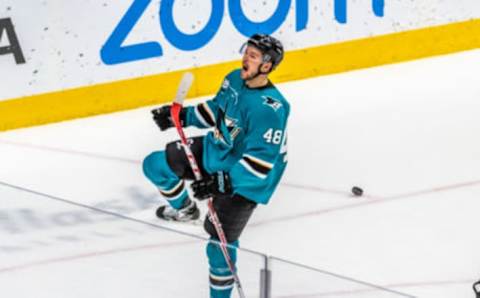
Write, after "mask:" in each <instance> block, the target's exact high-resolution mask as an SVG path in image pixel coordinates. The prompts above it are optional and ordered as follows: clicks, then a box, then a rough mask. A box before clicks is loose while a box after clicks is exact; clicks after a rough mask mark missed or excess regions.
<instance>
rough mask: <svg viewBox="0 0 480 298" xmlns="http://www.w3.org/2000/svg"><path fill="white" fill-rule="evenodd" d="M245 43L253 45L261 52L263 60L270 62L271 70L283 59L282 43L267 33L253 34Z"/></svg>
mask: <svg viewBox="0 0 480 298" xmlns="http://www.w3.org/2000/svg"><path fill="white" fill-rule="evenodd" d="M247 45H249V46H254V47H256V48H257V49H259V50H260V51H261V52H262V54H263V62H264V63H267V62H272V69H271V70H270V71H272V70H274V69H275V68H276V67H277V66H278V65H279V64H280V62H281V61H282V59H283V45H282V43H281V42H280V41H279V40H278V39H276V38H275V37H272V36H270V35H267V34H258V33H257V34H254V35H252V36H251V37H250V38H249V39H248V41H247Z"/></svg>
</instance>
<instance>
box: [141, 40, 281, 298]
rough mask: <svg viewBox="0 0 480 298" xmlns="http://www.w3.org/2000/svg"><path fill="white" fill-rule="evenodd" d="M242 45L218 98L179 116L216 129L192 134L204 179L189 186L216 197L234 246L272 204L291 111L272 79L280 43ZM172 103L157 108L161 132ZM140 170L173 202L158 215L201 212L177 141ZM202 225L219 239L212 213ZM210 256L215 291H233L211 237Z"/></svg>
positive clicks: (189, 216)
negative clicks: (238, 64) (260, 208)
mask: <svg viewBox="0 0 480 298" xmlns="http://www.w3.org/2000/svg"><path fill="white" fill-rule="evenodd" d="M243 50H244V52H243V59H242V68H241V69H237V70H234V71H232V72H231V73H229V74H228V75H227V76H226V77H225V79H224V81H223V84H222V86H221V88H220V90H219V91H218V93H217V94H216V96H215V97H214V98H213V99H211V100H208V101H206V102H204V103H200V104H198V105H196V106H190V107H186V108H184V109H183V110H182V112H181V114H180V119H181V121H182V126H183V127H187V126H192V125H193V126H196V127H199V128H213V131H209V132H208V133H207V134H206V136H204V137H194V138H190V139H189V143H190V147H191V149H192V152H193V154H194V155H195V157H196V159H197V162H198V164H199V167H200V170H201V172H202V175H203V177H204V178H203V180H200V181H195V182H193V183H192V184H191V188H192V191H193V193H194V197H196V198H197V199H199V200H202V199H206V198H208V197H210V196H212V197H213V198H214V201H213V206H214V209H215V210H216V212H217V214H218V217H219V219H220V222H221V224H222V227H223V230H224V232H225V236H226V238H227V242H228V243H229V244H231V245H232V246H234V247H237V246H238V239H239V237H240V234H241V233H242V231H243V229H244V227H245V225H246V224H247V222H248V220H249V218H250V216H251V215H252V212H253V210H254V209H255V208H256V206H257V204H259V203H260V204H267V203H268V202H269V200H270V198H271V196H272V194H273V192H274V190H275V189H276V187H277V185H278V183H279V181H280V178H281V176H282V174H283V172H284V169H285V166H286V162H287V159H286V154H287V151H286V140H287V139H286V137H287V135H286V128H287V118H288V115H289V112H290V107H289V104H288V102H287V101H286V100H285V98H284V97H283V96H282V94H281V93H280V92H279V91H278V90H277V88H276V87H275V86H274V85H273V84H272V83H271V82H270V81H269V79H268V75H269V74H270V73H271V72H272V71H273V70H274V69H275V68H276V67H277V66H278V65H279V64H280V62H281V61H282V59H283V54H284V53H283V46H282V44H281V43H280V41H278V40H277V39H275V38H273V37H271V36H269V35H263V34H255V35H253V36H252V37H251V38H250V39H249V40H248V41H247V42H246V44H245V45H244V46H243ZM170 108H171V106H168V105H167V106H163V107H161V108H158V109H155V110H153V111H152V113H153V119H154V120H155V122H156V123H157V125H158V126H159V127H160V129H161V130H162V131H163V130H166V129H168V128H170V127H173V126H174V124H173V123H172V119H171V116H170ZM143 169H144V173H145V175H146V176H147V177H148V178H149V179H150V181H152V182H153V183H154V184H155V185H156V186H157V188H158V189H159V191H160V193H161V194H162V195H163V196H164V197H165V198H166V199H167V201H168V203H169V205H167V206H161V207H159V208H158V209H157V216H158V217H160V218H163V219H166V220H173V221H189V220H195V219H198V218H199V216H200V212H199V209H198V208H197V206H196V203H195V201H193V200H192V199H191V198H189V195H188V192H187V190H186V188H185V182H184V180H185V179H187V180H188V179H190V180H193V179H194V175H193V172H192V170H191V168H190V165H189V162H188V160H187V158H186V155H185V153H184V152H183V149H182V147H181V145H180V142H173V143H170V144H168V145H167V146H166V150H165V151H157V152H153V153H152V154H150V155H149V156H148V157H147V158H145V160H144V162H143ZM204 227H205V230H206V231H207V232H208V233H209V235H211V237H212V238H213V239H216V240H218V236H217V233H216V231H215V228H214V226H213V224H212V223H211V222H210V220H209V219H208V217H207V218H206V219H205V222H204ZM229 254H230V256H231V259H232V261H233V262H235V261H236V250H235V249H229ZM207 256H208V260H209V265H210V296H211V297H230V294H231V291H232V289H233V286H234V279H233V275H232V272H231V271H230V270H229V268H228V265H227V263H226V261H225V259H224V256H223V255H222V252H221V249H220V247H219V246H218V245H217V244H215V243H214V242H210V243H209V244H208V245H207Z"/></svg>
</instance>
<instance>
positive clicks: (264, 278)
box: [260, 256, 272, 298]
mask: <svg viewBox="0 0 480 298" xmlns="http://www.w3.org/2000/svg"><path fill="white" fill-rule="evenodd" d="M264 258H265V267H264V268H263V269H261V270H260V298H271V297H272V295H271V294H272V272H271V271H270V266H269V265H270V264H269V263H270V258H269V257H268V256H264Z"/></svg>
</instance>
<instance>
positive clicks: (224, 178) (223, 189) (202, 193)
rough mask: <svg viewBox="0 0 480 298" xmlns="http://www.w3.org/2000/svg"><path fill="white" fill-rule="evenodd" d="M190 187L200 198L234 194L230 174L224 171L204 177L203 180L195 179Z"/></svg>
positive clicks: (195, 195)
mask: <svg viewBox="0 0 480 298" xmlns="http://www.w3.org/2000/svg"><path fill="white" fill-rule="evenodd" d="M190 187H191V188H192V191H193V196H194V197H195V198H197V199H199V200H205V199H208V198H210V197H222V196H231V195H232V185H231V183H230V176H229V175H228V173H225V172H223V171H218V172H216V173H215V174H213V175H211V176H206V177H203V179H202V180H198V181H194V182H193V183H192V184H191V185H190Z"/></svg>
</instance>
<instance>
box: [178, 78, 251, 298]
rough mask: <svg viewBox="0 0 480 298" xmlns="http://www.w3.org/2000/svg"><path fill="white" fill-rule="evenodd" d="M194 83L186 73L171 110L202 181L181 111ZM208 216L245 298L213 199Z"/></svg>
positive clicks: (181, 139)
mask: <svg viewBox="0 0 480 298" xmlns="http://www.w3.org/2000/svg"><path fill="white" fill-rule="evenodd" d="M192 82H193V75H192V74H191V73H189V72H186V73H185V74H184V75H183V77H182V80H181V81H180V85H179V86H178V91H177V96H176V97H175V100H174V102H173V105H172V109H171V110H170V113H171V116H172V121H173V123H174V124H175V127H176V128H177V132H178V134H179V135H180V141H181V142H182V147H183V150H185V154H186V155H187V159H188V162H189V163H190V167H191V168H192V171H193V175H194V176H195V180H201V179H202V173H201V172H200V168H199V167H198V163H197V160H196V159H195V156H194V155H193V153H192V150H191V148H190V145H189V144H188V141H187V137H186V136H185V132H184V131H183V128H182V125H181V121H180V111H181V110H182V108H183V101H184V100H185V97H186V95H187V92H188V89H189V88H190V86H191V84H192ZM208 216H209V219H210V221H211V222H212V224H213V226H214V227H215V231H216V232H217V235H218V238H220V244H221V245H220V248H221V250H222V253H223V256H224V258H225V261H226V262H227V265H228V268H229V269H230V271H231V272H232V275H233V279H234V281H235V284H236V286H237V289H238V294H239V295H240V297H241V298H245V294H244V292H243V288H242V284H241V283H240V278H239V277H238V274H237V272H236V270H235V266H234V265H233V262H232V259H231V258H230V255H229V254H228V250H227V245H228V244H227V238H226V237H225V233H224V231H223V228H222V225H221V223H220V220H219V219H218V215H217V212H216V211H215V209H214V208H213V198H212V197H210V198H209V199H208Z"/></svg>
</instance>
